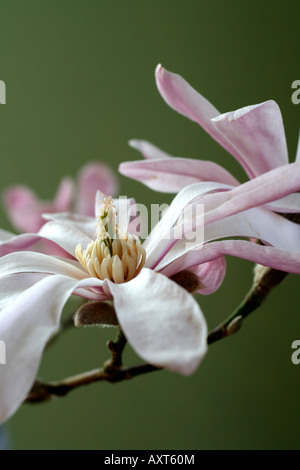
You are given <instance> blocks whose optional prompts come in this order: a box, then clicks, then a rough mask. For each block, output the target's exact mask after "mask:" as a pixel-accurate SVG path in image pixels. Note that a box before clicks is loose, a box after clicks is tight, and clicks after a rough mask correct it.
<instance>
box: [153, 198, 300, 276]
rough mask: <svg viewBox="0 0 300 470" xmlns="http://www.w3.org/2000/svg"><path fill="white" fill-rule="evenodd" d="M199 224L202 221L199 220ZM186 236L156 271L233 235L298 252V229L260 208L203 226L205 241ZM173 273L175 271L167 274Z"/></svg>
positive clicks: (299, 243) (299, 235) (299, 238)
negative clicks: (214, 241)
mask: <svg viewBox="0 0 300 470" xmlns="http://www.w3.org/2000/svg"><path fill="white" fill-rule="evenodd" d="M201 223H203V222H202V221H201V220H200V224H201ZM197 229H198V228H197V225H196V226H195V230H194V231H193V232H192V233H193V234H195V233H197V232H196V231H197ZM186 235H187V238H186V239H183V240H180V241H178V242H177V243H176V244H175V245H174V246H173V247H172V248H171V249H170V250H169V251H168V252H167V253H166V254H165V256H164V257H163V258H162V259H161V261H160V263H159V264H158V265H157V266H156V268H155V270H156V271H163V272H164V268H165V267H166V266H167V265H169V264H172V263H173V262H174V261H175V260H176V259H181V258H182V256H184V255H185V254H186V253H187V252H189V251H192V252H195V250H196V249H197V250H200V249H201V247H202V246H203V243H206V244H207V243H208V242H210V241H212V240H216V239H220V238H225V237H232V236H235V237H238V236H239V237H251V238H254V239H258V240H261V241H264V242H265V243H267V244H270V245H273V246H275V247H276V248H281V249H283V250H288V251H289V252H294V253H297V252H300V226H299V225H298V224H295V223H293V222H291V221H290V220H287V219H286V218H284V217H282V216H280V215H278V214H274V213H272V212H270V211H268V210H266V209H265V208H262V207H258V208H254V209H250V210H248V211H245V212H242V213H238V214H235V215H233V216H230V217H226V218H225V219H221V220H218V221H216V222H213V223H210V224H206V225H205V227H204V240H202V239H200V240H198V239H197V237H196V236H195V237H194V239H192V237H190V236H189V234H188V233H187V234H186ZM189 259H190V262H191V263H192V264H191V265H190V266H185V268H187V269H190V268H191V267H192V266H194V264H195V263H194V260H193V258H192V257H191V258H189ZM173 274H175V272H172V273H171V274H170V275H173Z"/></svg>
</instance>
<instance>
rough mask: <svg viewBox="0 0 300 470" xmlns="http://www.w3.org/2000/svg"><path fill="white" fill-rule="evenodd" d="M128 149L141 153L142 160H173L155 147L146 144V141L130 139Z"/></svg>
mask: <svg viewBox="0 0 300 470" xmlns="http://www.w3.org/2000/svg"><path fill="white" fill-rule="evenodd" d="M128 144H129V145H130V147H132V148H134V149H136V150H138V151H139V152H141V154H142V155H143V157H144V158H147V159H151V160H160V159H163V160H165V159H166V158H173V157H172V156H171V155H169V154H168V153H166V152H164V151H163V150H161V149H159V148H158V147H156V146H155V145H153V144H151V143H150V142H147V140H138V139H132V140H130V141H129V142H128Z"/></svg>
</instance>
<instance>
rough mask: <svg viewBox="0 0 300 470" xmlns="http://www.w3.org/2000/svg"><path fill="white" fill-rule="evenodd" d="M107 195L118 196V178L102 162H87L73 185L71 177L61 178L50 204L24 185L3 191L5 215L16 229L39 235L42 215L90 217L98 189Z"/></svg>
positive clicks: (42, 220)
mask: <svg viewBox="0 0 300 470" xmlns="http://www.w3.org/2000/svg"><path fill="white" fill-rule="evenodd" d="M99 189H100V190H101V191H103V192H104V193H106V194H116V193H117V179H116V176H115V175H114V173H113V171H112V170H111V169H110V168H109V167H108V166H107V165H105V164H103V163H89V164H87V165H85V166H84V167H82V168H81V169H80V171H79V173H78V176H77V182H76V185H75V183H74V182H73V180H72V179H71V178H64V179H63V180H62V181H61V183H60V185H59V187H58V190H57V192H56V194H55V196H54V200H53V201H41V200H39V199H38V197H37V195H36V194H35V193H34V192H33V191H32V190H31V189H30V188H28V187H27V186H21V185H17V186H11V187H8V188H6V189H5V190H4V191H3V204H4V208H5V209H6V213H7V215H8V217H9V219H10V221H11V223H12V225H13V226H14V227H15V228H16V230H18V231H20V232H38V230H39V229H40V228H41V227H42V225H44V223H45V220H44V219H43V218H42V214H43V213H45V212H48V213H49V212H66V211H72V210H73V209H74V212H77V213H79V214H84V215H89V216H92V215H93V213H94V203H95V194H96V192H97V190H99Z"/></svg>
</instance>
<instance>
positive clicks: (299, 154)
mask: <svg viewBox="0 0 300 470" xmlns="http://www.w3.org/2000/svg"><path fill="white" fill-rule="evenodd" d="M295 161H296V162H299V161H300V132H299V137H298V145H297V150H296V159H295Z"/></svg>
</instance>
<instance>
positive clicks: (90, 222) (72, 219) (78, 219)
mask: <svg viewBox="0 0 300 470" xmlns="http://www.w3.org/2000/svg"><path fill="white" fill-rule="evenodd" d="M43 217H44V219H45V220H47V221H52V222H58V223H62V224H64V225H70V226H71V227H76V228H77V229H79V230H80V231H81V232H82V234H83V235H85V236H87V237H88V238H90V239H93V238H94V237H95V230H96V220H95V217H90V216H86V215H80V214H75V213H73V212H58V213H50V214H43ZM39 233H40V232H39Z"/></svg>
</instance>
